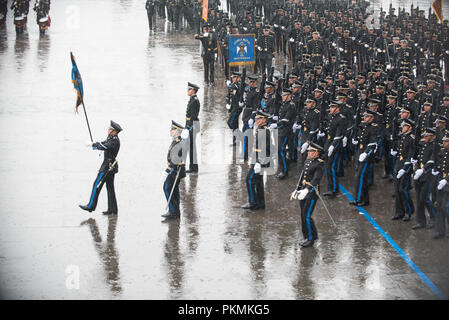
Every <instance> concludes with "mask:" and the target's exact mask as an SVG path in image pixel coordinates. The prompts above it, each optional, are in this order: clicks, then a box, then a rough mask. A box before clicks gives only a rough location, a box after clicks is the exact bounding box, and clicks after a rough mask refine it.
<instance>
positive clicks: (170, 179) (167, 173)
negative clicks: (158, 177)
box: [161, 120, 188, 219]
mask: <svg viewBox="0 0 449 320" xmlns="http://www.w3.org/2000/svg"><path fill="white" fill-rule="evenodd" d="M181 132H182V137H181ZM170 136H171V137H172V138H173V140H172V143H171V145H170V148H169V149H168V154H167V165H168V167H167V169H165V170H164V172H163V177H164V178H165V179H164V180H165V181H164V186H163V189H164V194H165V198H166V199H167V201H168V212H167V213H165V214H163V215H161V217H163V218H166V219H179V218H180V216H181V211H180V210H179V205H180V201H181V199H180V195H179V182H180V181H181V179H183V178H185V176H186V169H185V164H184V158H185V153H184V154H183V151H184V150H183V149H184V141H183V139H187V138H188V132H187V130H184V127H183V126H181V125H180V124H179V123H177V122H175V121H173V120H172V125H171V128H170Z"/></svg>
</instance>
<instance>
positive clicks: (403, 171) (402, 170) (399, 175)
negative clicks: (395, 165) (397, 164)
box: [396, 169, 405, 179]
mask: <svg viewBox="0 0 449 320" xmlns="http://www.w3.org/2000/svg"><path fill="white" fill-rule="evenodd" d="M404 173H405V170H404V169H401V170H399V172H398V175H397V176H396V178H398V179H400V178H401V177H402V176H403V175H404Z"/></svg>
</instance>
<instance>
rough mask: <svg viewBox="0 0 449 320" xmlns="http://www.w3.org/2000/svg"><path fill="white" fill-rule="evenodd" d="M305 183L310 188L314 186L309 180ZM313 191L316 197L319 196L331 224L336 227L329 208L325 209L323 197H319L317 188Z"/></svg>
mask: <svg viewBox="0 0 449 320" xmlns="http://www.w3.org/2000/svg"><path fill="white" fill-rule="evenodd" d="M306 184H308V185H309V186H311V187H312V188H315V187H314V186H312V184H310V182H306ZM315 192H316V194H317V195H318V198H320V200H321V202H322V203H323V207H324V209H325V210H326V213H327V215H328V216H329V218H330V219H331V221H332V224H333V225H334V227H335V228H337V225H336V224H335V221H334V219H333V218H332V216H331V214H330V212H329V210H328V209H327V206H326V204H325V203H324V200H323V198H321V195H320V193H319V192H318V189H317V188H315Z"/></svg>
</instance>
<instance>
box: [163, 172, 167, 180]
mask: <svg viewBox="0 0 449 320" xmlns="http://www.w3.org/2000/svg"><path fill="white" fill-rule="evenodd" d="M167 177H168V172H167V170H164V171H162V180H165V179H167Z"/></svg>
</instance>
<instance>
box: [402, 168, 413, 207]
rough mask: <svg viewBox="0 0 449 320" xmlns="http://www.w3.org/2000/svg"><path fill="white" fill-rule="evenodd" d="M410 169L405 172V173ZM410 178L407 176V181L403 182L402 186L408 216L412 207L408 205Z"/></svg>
mask: <svg viewBox="0 0 449 320" xmlns="http://www.w3.org/2000/svg"><path fill="white" fill-rule="evenodd" d="M409 170H410V169H408V170H407V173H408V171H409ZM410 178H411V175H409V176H408V178H407V181H406V182H405V186H404V195H405V202H407V207H408V212H409V214H412V207H411V205H410V198H409V196H408V190H407V189H408V184H409V183H410Z"/></svg>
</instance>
